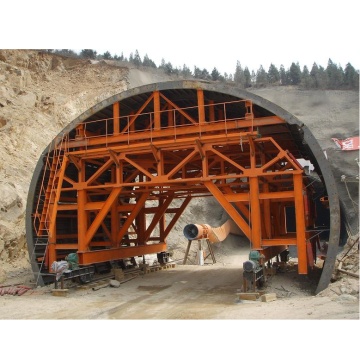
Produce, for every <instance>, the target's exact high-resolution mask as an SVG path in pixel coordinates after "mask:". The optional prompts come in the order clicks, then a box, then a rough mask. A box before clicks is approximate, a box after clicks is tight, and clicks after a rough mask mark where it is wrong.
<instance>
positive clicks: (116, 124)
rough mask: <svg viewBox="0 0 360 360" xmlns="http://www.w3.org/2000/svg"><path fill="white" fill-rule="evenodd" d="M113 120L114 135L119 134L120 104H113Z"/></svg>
mask: <svg viewBox="0 0 360 360" xmlns="http://www.w3.org/2000/svg"><path fill="white" fill-rule="evenodd" d="M113 118H114V135H118V134H119V133H120V103H119V102H118V101H117V102H115V103H114V104H113Z"/></svg>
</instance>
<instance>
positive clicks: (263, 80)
mask: <svg viewBox="0 0 360 360" xmlns="http://www.w3.org/2000/svg"><path fill="white" fill-rule="evenodd" d="M267 84H268V80H267V73H266V71H265V70H264V68H263V66H262V65H260V67H259V70H258V71H257V72H256V86H257V87H263V86H266V85H267Z"/></svg>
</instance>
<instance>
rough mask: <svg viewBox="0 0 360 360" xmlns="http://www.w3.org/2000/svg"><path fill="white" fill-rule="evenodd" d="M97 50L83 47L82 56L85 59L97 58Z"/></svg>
mask: <svg viewBox="0 0 360 360" xmlns="http://www.w3.org/2000/svg"><path fill="white" fill-rule="evenodd" d="M96 55H97V52H96V51H95V50H91V49H83V50H81V52H80V57H82V58H84V59H96Z"/></svg>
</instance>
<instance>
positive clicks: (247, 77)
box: [244, 67, 252, 89]
mask: <svg viewBox="0 0 360 360" xmlns="http://www.w3.org/2000/svg"><path fill="white" fill-rule="evenodd" d="M244 77H245V89H246V88H249V87H251V86H252V84H251V75H250V71H249V68H248V67H245V69H244Z"/></svg>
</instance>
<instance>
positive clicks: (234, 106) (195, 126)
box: [26, 81, 341, 292]
mask: <svg viewBox="0 0 360 360" xmlns="http://www.w3.org/2000/svg"><path fill="white" fill-rule="evenodd" d="M300 159H305V160H310V161H311V163H312V164H313V166H314V168H315V170H314V173H315V174H316V176H315V177H311V178H309V176H308V174H307V173H306V172H305V171H304V169H303V167H302V166H301V164H300ZM314 182H315V183H316V186H314ZM319 189H320V190H319ZM199 196H214V197H215V198H216V199H217V201H218V202H219V204H220V205H221V206H222V207H223V208H224V209H225V210H226V212H227V213H228V214H229V216H230V217H231V218H232V220H234V222H235V223H236V224H237V226H238V227H239V228H240V229H241V230H242V232H243V233H244V234H245V236H246V237H247V238H248V239H249V240H250V242H251V247H252V249H255V250H258V251H260V252H261V253H262V255H263V257H264V258H265V260H267V259H271V258H272V257H274V256H276V255H278V254H279V253H281V252H282V251H284V249H287V248H288V247H289V246H295V247H296V250H297V255H298V260H299V265H298V271H299V273H301V274H307V273H308V271H309V269H311V267H312V266H313V264H314V259H315V257H316V247H315V246H314V244H315V243H314V241H315V240H317V239H319V237H320V234H324V233H326V236H327V241H328V251H327V256H326V261H325V263H324V268H323V270H322V274H321V277H320V281H319V283H318V287H317V292H319V291H321V290H323V289H325V288H326V287H327V286H328V284H329V282H330V278H331V275H332V271H333V268H334V263H335V257H336V254H337V250H338V244H339V240H340V226H341V212H340V204H339V197H338V193H337V186H336V183H335V180H334V177H333V175H332V171H331V168H330V164H329V162H328V160H327V159H326V158H325V156H324V153H323V151H322V150H321V148H320V146H319V144H318V142H317V140H316V139H315V137H314V136H313V135H312V134H311V132H310V130H309V129H308V128H307V127H306V125H305V124H303V123H302V122H301V121H299V120H298V119H297V118H296V117H295V116H293V115H292V114H290V113H288V112H287V111H285V110H284V109H282V108H280V107H279V106H277V105H276V104H273V103H271V102H269V101H268V100H265V99H263V98H261V97H259V96H256V95H254V94H252V93H250V92H247V91H245V90H241V89H237V88H234V87H229V86H224V85H222V84H217V83H210V82H200V81H171V82H164V83H156V84H150V85H145V86H141V87H138V88H133V89H130V90H127V91H124V92H122V93H119V94H117V95H115V96H112V97H110V98H108V99H107V100H104V101H102V102H100V103H98V104H97V105H95V106H94V107H92V108H91V109H89V110H87V111H86V112H84V113H83V114H82V115H80V116H79V117H78V118H77V119H75V120H74V121H73V122H71V124H69V125H68V126H67V127H66V128H64V129H63V131H61V133H60V134H59V135H58V136H57V137H56V138H55V139H54V141H53V142H52V143H51V144H49V146H48V147H47V148H46V149H45V150H44V152H43V154H42V156H41V157H40V159H39V161H38V163H37V166H36V168H35V171H34V175H33V178H32V181H31V184H30V189H29V195H28V202H27V217H26V233H27V244H28V249H29V254H30V258H31V262H32V267H33V271H34V273H36V274H41V276H40V281H39V283H44V281H46V280H45V279H46V273H48V272H50V271H51V269H50V267H51V264H52V263H53V262H54V261H59V260H62V259H64V258H65V256H66V255H67V254H69V253H70V252H72V253H73V252H76V253H77V254H78V257H79V264H80V265H89V264H96V263H102V262H109V261H116V260H119V259H124V258H128V257H133V256H141V255H145V254H152V253H161V252H163V251H166V238H167V236H168V235H169V233H170V231H171V229H172V228H173V226H174V225H175V223H176V221H177V220H178V219H179V217H180V216H181V214H182V212H183V211H184V209H185V208H186V206H187V205H188V203H189V202H190V200H191V199H192V198H194V197H199ZM315 198H316V199H317V201H315ZM319 199H321V201H319ZM149 200H152V201H149ZM174 200H177V201H176V202H175V203H176V205H174ZM149 204H150V205H149ZM319 204H320V205H319ZM289 210H290V211H289ZM318 215H321V216H318ZM320 217H321V218H322V220H321V224H320V223H318V222H317V218H320Z"/></svg>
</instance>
